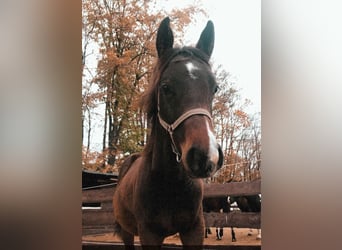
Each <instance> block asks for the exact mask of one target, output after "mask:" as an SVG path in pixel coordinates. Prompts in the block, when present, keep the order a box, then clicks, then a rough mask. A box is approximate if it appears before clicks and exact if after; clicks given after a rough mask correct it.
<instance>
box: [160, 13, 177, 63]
mask: <svg viewBox="0 0 342 250" xmlns="http://www.w3.org/2000/svg"><path fill="white" fill-rule="evenodd" d="M172 46H173V33H172V30H171V28H170V18H169V17H166V18H164V20H163V21H162V22H161V23H160V26H159V29H158V33H157V42H156V47H157V52H158V57H159V58H160V57H161V56H162V55H163V54H164V52H165V51H166V50H167V49H170V48H172Z"/></svg>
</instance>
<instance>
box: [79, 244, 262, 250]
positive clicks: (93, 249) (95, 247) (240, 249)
mask: <svg viewBox="0 0 342 250" xmlns="http://www.w3.org/2000/svg"><path fill="white" fill-rule="evenodd" d="M82 249H83V250H113V249H115V250H124V249H125V247H124V245H123V244H122V243H104V242H101V243H100V242H82ZM135 249H136V250H141V249H142V248H141V246H140V245H135ZM181 249H182V246H177V245H169V244H164V245H163V246H162V250H181ZM203 250H261V246H260V245H258V246H255V245H254V246H250V245H226V246H222V245H204V246H203Z"/></svg>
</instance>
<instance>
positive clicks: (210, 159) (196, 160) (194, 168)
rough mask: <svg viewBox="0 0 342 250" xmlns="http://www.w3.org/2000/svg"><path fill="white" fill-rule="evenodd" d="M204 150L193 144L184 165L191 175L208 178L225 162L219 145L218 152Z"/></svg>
mask: <svg viewBox="0 0 342 250" xmlns="http://www.w3.org/2000/svg"><path fill="white" fill-rule="evenodd" d="M210 153H211V154H213V155H210V154H208V151H205V150H202V149H201V148H200V147H196V146H193V147H191V148H190V149H189V151H188V152H187V154H186V157H185V159H184V160H185V162H183V163H184V165H185V166H186V170H187V172H188V173H189V175H190V176H192V177H194V178H207V177H210V176H212V175H213V174H214V173H215V172H216V171H217V170H218V169H220V168H221V167H222V164H223V152H222V150H221V147H220V146H219V145H217V148H216V152H215V151H210Z"/></svg>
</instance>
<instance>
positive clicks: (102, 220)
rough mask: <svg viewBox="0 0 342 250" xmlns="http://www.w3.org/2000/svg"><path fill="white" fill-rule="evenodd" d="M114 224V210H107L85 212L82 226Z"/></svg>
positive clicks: (83, 212)
mask: <svg viewBox="0 0 342 250" xmlns="http://www.w3.org/2000/svg"><path fill="white" fill-rule="evenodd" d="M113 223H114V214H113V210H112V209H106V210H83V211H82V225H83V226H91V225H108V224H113Z"/></svg>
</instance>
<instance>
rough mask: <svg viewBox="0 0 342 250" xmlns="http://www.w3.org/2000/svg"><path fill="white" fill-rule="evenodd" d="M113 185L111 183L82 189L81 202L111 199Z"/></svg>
mask: <svg viewBox="0 0 342 250" xmlns="http://www.w3.org/2000/svg"><path fill="white" fill-rule="evenodd" d="M114 191H115V187H114V186H113V185H110V186H105V187H102V188H98V189H88V190H82V203H84V202H104V201H112V200H113V195H114Z"/></svg>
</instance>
